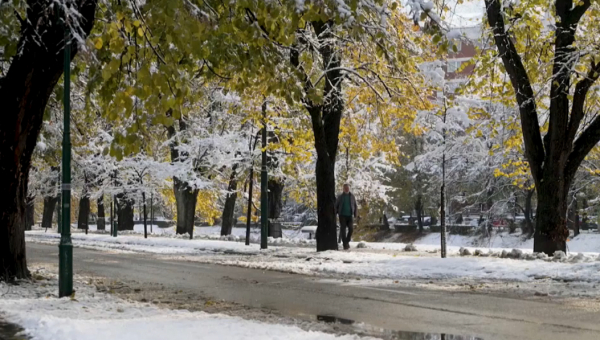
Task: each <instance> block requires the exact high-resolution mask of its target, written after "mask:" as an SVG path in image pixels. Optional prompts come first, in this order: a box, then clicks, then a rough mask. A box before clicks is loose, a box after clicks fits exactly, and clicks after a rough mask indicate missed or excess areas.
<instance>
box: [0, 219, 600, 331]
mask: <svg viewBox="0 0 600 340" xmlns="http://www.w3.org/2000/svg"><path fill="white" fill-rule="evenodd" d="M153 231H154V228H153ZM237 232H238V231H235V230H234V235H233V236H229V237H220V236H218V235H217V233H218V229H217V228H198V230H197V234H196V237H195V238H194V239H192V240H188V239H185V238H183V237H180V236H176V235H173V234H172V233H171V232H170V231H169V230H160V229H159V230H157V231H156V232H155V233H154V234H152V235H151V236H150V237H149V238H148V239H144V238H143V236H141V235H140V234H139V232H129V233H127V234H120V235H119V236H118V237H117V238H113V237H111V236H109V235H107V234H101V233H96V232H94V231H92V232H90V233H89V234H88V235H85V234H83V233H81V232H78V231H77V232H74V234H73V243H74V245H75V247H76V249H75V272H76V273H77V276H76V291H77V292H76V294H75V296H74V297H73V299H57V298H56V293H57V288H56V272H57V270H56V262H57V261H56V257H57V253H58V252H57V247H56V245H58V241H59V235H58V234H57V233H56V232H55V231H53V230H48V231H47V232H45V231H42V230H36V231H31V232H27V234H26V240H27V243H28V257H29V262H30V265H31V269H32V271H33V273H34V274H33V277H34V280H33V281H31V282H22V283H21V284H19V285H18V286H10V287H8V286H3V287H1V288H2V289H3V291H0V295H3V297H2V299H1V301H0V314H1V315H2V316H1V317H0V318H3V319H5V320H6V321H8V322H10V323H12V324H17V325H18V326H19V327H21V330H20V332H21V333H22V334H25V335H27V336H29V337H31V338H34V339H96V338H98V339H104V338H111V339H133V338H140V339H141V338H143V339H154V338H157V339H158V338H161V336H162V338H164V336H165V335H167V336H168V335H173V334H175V333H173V332H176V334H177V337H178V339H188V338H189V339H192V338H193V339H197V338H201V339H214V338H224V337H227V338H229V339H247V338H254V339H279V338H285V339H327V338H340V339H354V338H358V337H375V338H384V339H385V338H390V339H436V337H437V338H441V335H442V334H459V335H462V337H455V339H475V338H482V339H517V338H523V339H553V338H559V337H558V335H559V334H562V335H561V336H564V335H565V334H570V335H576V338H578V339H587V338H590V339H598V338H599V336H600V327H598V326H597V325H596V323H597V322H595V321H592V319H593V318H595V320H597V319H598V317H599V316H600V312H599V311H600V289H599V288H598V287H600V254H599V252H598V249H597V248H596V247H598V245H599V244H600V242H598V241H600V235H598V234H594V233H590V234H582V235H580V236H578V237H577V238H574V239H573V240H571V241H570V242H569V247H570V250H571V253H569V254H557V255H556V256H554V257H545V256H542V255H538V254H532V253H531V251H530V249H531V247H529V244H528V242H530V241H528V240H525V239H523V238H522V237H521V236H518V235H508V234H506V233H498V234H497V235H494V236H493V237H492V238H487V239H483V238H479V237H468V236H459V235H453V236H451V238H450V240H449V244H450V247H449V258H447V259H441V258H440V257H439V246H438V245H437V241H439V236H437V240H436V235H435V234H430V235H428V236H425V237H422V238H420V239H418V240H415V241H414V242H413V244H403V243H392V242H355V243H352V248H351V250H350V251H349V252H344V251H339V252H335V251H329V252H322V253H316V252H315V250H314V241H313V240H307V239H306V238H305V235H302V234H301V233H296V234H293V233H292V232H291V231H289V232H286V234H285V235H284V236H285V237H284V238H283V239H281V240H274V239H271V240H270V245H269V248H268V249H266V250H260V249H259V245H258V244H256V243H252V244H251V245H249V246H246V245H244V243H243V242H242V241H243V240H242V239H241V238H240V237H239V236H238V235H236V233H237ZM257 236H258V235H256V234H254V238H255V239H253V241H256V237H257ZM469 254H471V255H469ZM475 255H476V256H475ZM208 273H211V274H210V275H209V274H208ZM211 275H212V276H211ZM192 301H193V302H192ZM319 305H321V306H320V307H318V308H317V307H316V306H319ZM547 313H550V314H547ZM536 314H537V316H536ZM417 315H418V316H419V318H418V320H415V318H416V316H417ZM590 318H592V319H590ZM109 324H110V325H111V326H110V327H107V325H109ZM492 324H493V325H495V326H491V325H492ZM147 325H150V326H147ZM542 328H543V329H544V330H543V331H542ZM162 329H165V330H166V331H161V330H162ZM164 332H168V333H164ZM0 334H1V333H0ZM199 334H202V335H201V336H199Z"/></svg>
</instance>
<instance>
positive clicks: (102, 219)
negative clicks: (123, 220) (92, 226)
mask: <svg viewBox="0 0 600 340" xmlns="http://www.w3.org/2000/svg"><path fill="white" fill-rule="evenodd" d="M96 202H97V203H96V204H97V206H98V221H97V222H96V229H97V230H106V213H105V212H104V195H101V196H100V197H98V200H97V201H96Z"/></svg>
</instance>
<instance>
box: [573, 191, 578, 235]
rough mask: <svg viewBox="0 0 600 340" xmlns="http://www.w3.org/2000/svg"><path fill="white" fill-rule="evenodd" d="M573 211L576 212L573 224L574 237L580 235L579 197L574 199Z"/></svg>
mask: <svg viewBox="0 0 600 340" xmlns="http://www.w3.org/2000/svg"><path fill="white" fill-rule="evenodd" d="M573 212H574V214H573V215H574V216H573V217H574V218H575V221H574V224H573V237H575V236H577V235H579V207H578V206H577V197H575V199H574V200H573Z"/></svg>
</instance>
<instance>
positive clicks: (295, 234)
mask: <svg viewBox="0 0 600 340" xmlns="http://www.w3.org/2000/svg"><path fill="white" fill-rule="evenodd" d="M106 228H107V229H105V230H104V231H98V230H97V225H95V224H90V225H89V229H88V231H89V232H90V233H101V234H108V233H109V232H110V231H109V230H110V225H108V226H107V227H106ZM34 230H44V229H40V228H35V229H34ZM147 230H148V235H151V236H170V237H174V236H176V233H175V227H168V228H160V227H158V226H157V225H153V226H152V228H151V227H150V225H148V226H147ZM51 231H54V232H56V226H55V227H54V228H53V229H52V230H49V231H48V232H51ZM71 231H72V232H73V233H85V230H82V229H77V225H76V224H73V225H72V226H71ZM118 234H119V235H143V234H144V225H142V224H135V225H134V226H133V230H132V231H119V232H118ZM282 234H283V238H284V239H288V240H289V242H292V243H303V241H302V240H308V233H302V232H301V231H300V229H282ZM194 237H195V238H207V239H220V238H221V227H220V226H212V227H194ZM245 237H246V228H238V227H234V228H232V229H231V235H230V236H229V237H224V238H223V239H228V240H235V241H237V240H241V239H244V240H245ZM250 239H251V240H252V242H254V241H256V242H259V240H260V228H256V227H255V226H254V225H253V226H251V227H250ZM273 242H277V241H276V240H274V241H273ZM308 244H312V242H308Z"/></svg>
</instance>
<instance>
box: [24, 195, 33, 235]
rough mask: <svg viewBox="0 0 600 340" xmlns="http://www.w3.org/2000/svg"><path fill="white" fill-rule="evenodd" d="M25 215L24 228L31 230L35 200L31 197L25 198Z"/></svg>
mask: <svg viewBox="0 0 600 340" xmlns="http://www.w3.org/2000/svg"><path fill="white" fill-rule="evenodd" d="M27 201H28V203H27V216H26V218H25V221H26V222H25V230H31V228H32V227H33V225H34V224H35V200H34V199H33V198H28V199H27Z"/></svg>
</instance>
